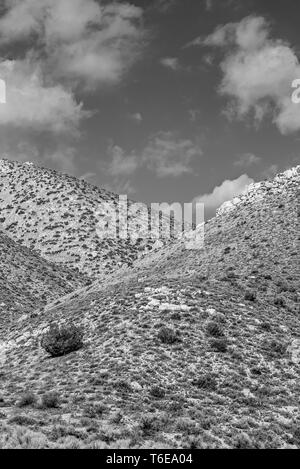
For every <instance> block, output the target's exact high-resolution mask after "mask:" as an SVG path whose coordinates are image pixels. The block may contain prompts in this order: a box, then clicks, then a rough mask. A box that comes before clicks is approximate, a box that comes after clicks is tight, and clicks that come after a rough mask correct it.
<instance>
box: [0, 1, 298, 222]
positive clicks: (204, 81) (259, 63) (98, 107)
mask: <svg viewBox="0 0 300 469" xmlns="http://www.w3.org/2000/svg"><path fill="white" fill-rule="evenodd" d="M299 15H300V4H299V2H295V1H294V0H276V2H274V1H272V0H243V1H242V2H241V1H238V0H127V1H104V0H0V79H2V80H4V81H5V83H6V103H5V104H0V158H1V157H3V158H9V159H12V160H18V161H34V162H36V163H37V164H40V165H42V166H46V167H50V168H54V169H57V170H60V171H63V172H66V173H69V174H73V175H75V176H77V177H80V178H84V179H85V180H87V181H88V182H90V183H92V184H95V185H98V186H101V187H106V188H108V189H110V190H112V191H114V192H117V193H119V194H127V195H128V197H130V198H132V199H135V200H139V201H142V202H147V203H151V202H169V203H171V202H190V201H192V200H197V201H200V202H204V203H205V206H206V210H207V215H208V216H211V215H212V214H213V213H214V212H215V209H216V208H217V207H218V206H219V205H220V204H222V202H224V201H225V200H228V199H230V198H232V197H233V196H234V195H236V194H238V193H240V192H241V191H243V190H244V189H245V187H246V186H247V185H248V184H250V183H251V182H253V181H259V180H262V179H265V178H268V177H271V176H272V175H274V174H276V173H277V172H280V171H282V170H284V169H286V168H288V167H291V166H295V165H296V164H299V161H300V159H299V142H300V140H299V139H300V104H295V103H293V102H292V99H291V96H292V93H293V91H294V90H293V88H292V82H293V81H294V80H295V79H297V78H300V64H299V60H298V57H299V51H300V31H299Z"/></svg>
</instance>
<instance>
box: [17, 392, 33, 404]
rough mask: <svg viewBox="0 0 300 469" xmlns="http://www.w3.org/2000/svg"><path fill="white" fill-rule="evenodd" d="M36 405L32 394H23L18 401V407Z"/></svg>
mask: <svg viewBox="0 0 300 469" xmlns="http://www.w3.org/2000/svg"><path fill="white" fill-rule="evenodd" d="M35 404H36V396H35V395H34V394H33V392H26V393H25V394H23V395H22V396H21V398H20V400H19V401H18V403H17V405H18V407H27V406H34V405H35Z"/></svg>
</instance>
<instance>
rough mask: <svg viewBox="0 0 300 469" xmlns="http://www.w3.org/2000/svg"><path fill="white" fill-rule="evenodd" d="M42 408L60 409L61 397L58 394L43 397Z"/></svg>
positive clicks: (52, 393) (53, 393)
mask: <svg viewBox="0 0 300 469" xmlns="http://www.w3.org/2000/svg"><path fill="white" fill-rule="evenodd" d="M41 407H42V408H43V409H56V408H57V407H59V397H58V394H57V393H56V392H48V393H46V394H44V395H43V397H42V402H41Z"/></svg>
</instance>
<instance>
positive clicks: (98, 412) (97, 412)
mask: <svg viewBox="0 0 300 469" xmlns="http://www.w3.org/2000/svg"><path fill="white" fill-rule="evenodd" d="M104 411H105V405H104V404H90V405H88V406H87V407H86V408H85V409H84V416H85V417H89V418H97V417H101V416H102V414H103V412H104Z"/></svg>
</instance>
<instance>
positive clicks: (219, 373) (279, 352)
mask: <svg viewBox="0 0 300 469" xmlns="http://www.w3.org/2000/svg"><path fill="white" fill-rule="evenodd" d="M299 183H300V167H297V168H294V169H293V170H292V171H289V172H286V173H284V174H281V175H279V176H278V177H276V178H275V179H274V180H273V181H265V182H263V183H260V184H258V185H254V186H251V187H250V188H249V190H248V192H247V193H245V194H243V195H241V196H240V197H239V198H237V199H235V200H234V201H233V202H232V204H226V205H225V206H223V207H222V208H221V209H220V211H219V213H218V216H217V217H216V218H214V219H213V220H211V221H209V222H208V223H207V224H206V226H205V246H204V247H203V248H202V249H199V250H193V251H189V250H186V249H185V245H184V243H183V242H179V241H178V242H176V243H171V244H170V245H169V246H166V247H165V248H164V249H162V250H160V251H157V252H156V253H153V254H150V255H147V256H146V257H144V258H143V259H140V260H137V261H136V262H135V263H134V264H133V266H132V268H130V269H129V268H123V269H122V270H121V271H120V272H118V271H117V272H114V273H112V275H110V276H107V277H106V281H105V282H101V283H99V282H96V283H94V284H92V285H90V286H88V287H85V288H81V289H78V290H77V291H75V292H73V293H72V294H71V295H69V296H66V297H63V298H61V299H60V300H59V302H57V303H56V304H52V305H51V304H48V306H47V308H38V309H37V310H36V311H35V314H34V315H32V316H31V318H29V317H24V318H22V321H19V322H18V323H16V324H15V325H14V327H13V328H10V330H9V331H6V333H5V335H4V334H2V336H1V334H0V339H2V348H1V353H2V372H1V373H2V374H1V386H2V409H1V412H2V423H0V425H1V426H2V434H3V435H5V437H2V439H1V438H0V446H1V445H2V447H9V446H10V445H11V446H16V445H19V446H23V447H24V446H25V447H26V445H27V446H31V447H101V448H103V447H111V448H116V447H150V448H153V447H154V448H164V447H168V448H191V447H196V448H299V447H300V431H299V428H300V398H299V396H300V310H299V284H300V272H299ZM50 322H58V323H69V322H75V323H76V324H78V325H81V326H82V327H83V328H84V331H85V339H84V341H85V345H84V348H83V349H81V350H79V351H77V352H74V353H72V354H69V355H66V356H65V357H62V358H55V359H49V358H48V357H47V354H46V353H45V351H44V350H43V349H41V347H40V345H39V344H40V337H41V336H42V335H43V333H44V331H46V330H47V328H48V326H49V323H50ZM166 330H167V331H169V334H171V337H173V339H172V340H170V341H168V340H165V337H166ZM170 331H171V332H170ZM25 390H31V391H32V392H33V393H34V395H35V396H36V398H37V400H39V399H40V398H43V396H44V395H45V394H47V393H48V392H49V391H53V392H56V393H57V395H58V397H59V406H58V408H53V409H51V410H45V408H42V407H41V406H39V405H34V404H33V403H31V404H29V405H27V406H26V407H20V406H19V407H18V406H17V403H18V402H19V400H20V398H21V397H22V394H23V393H24V391H25Z"/></svg>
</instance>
